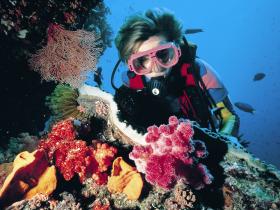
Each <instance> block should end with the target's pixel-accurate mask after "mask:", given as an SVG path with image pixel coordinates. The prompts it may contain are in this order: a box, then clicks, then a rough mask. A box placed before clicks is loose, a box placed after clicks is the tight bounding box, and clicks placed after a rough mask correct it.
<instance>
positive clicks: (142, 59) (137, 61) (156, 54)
mask: <svg viewBox="0 0 280 210" xmlns="http://www.w3.org/2000/svg"><path fill="white" fill-rule="evenodd" d="M180 56H181V50H180V48H178V47H176V46H175V44H174V43H167V44H163V45H159V46H158V47H155V48H153V49H150V50H147V51H144V52H138V53H134V54H132V55H131V56H130V58H129V59H128V67H129V69H130V70H131V71H134V72H135V73H136V74H138V75H144V74H149V73H151V72H152V68H151V67H152V63H154V64H158V65H159V66H161V67H163V68H170V67H172V66H174V65H175V64H176V63H177V62H178V60H179V57H180Z"/></svg>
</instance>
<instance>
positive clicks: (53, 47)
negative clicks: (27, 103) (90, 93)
mask: <svg viewBox="0 0 280 210" xmlns="http://www.w3.org/2000/svg"><path fill="white" fill-rule="evenodd" d="M97 40H98V37H97V36H96V34H94V33H93V32H87V31H84V30H77V31H68V30H65V29H64V28H63V27H62V26H60V25H57V24H51V25H50V26H49V28H48V43H47V45H46V46H45V47H44V48H42V49H41V50H38V52H37V53H36V54H34V55H32V57H31V58H30V59H29V63H30V66H31V68H32V69H33V70H34V71H37V72H39V73H40V74H41V78H42V79H44V80H46V81H52V80H54V81H57V82H61V83H66V84H69V85H71V86H72V87H74V88H78V87H80V86H81V85H82V83H83V82H84V80H85V78H86V72H87V71H88V70H90V69H95V68H96V63H97V60H98V58H99V56H100V53H101V51H102V49H101V46H100V43H98V41H97Z"/></svg>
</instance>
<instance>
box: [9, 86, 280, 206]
mask: <svg viewBox="0 0 280 210" xmlns="http://www.w3.org/2000/svg"><path fill="white" fill-rule="evenodd" d="M79 94H80V95H84V96H86V97H87V100H88V101H87V102H86V103H96V102H97V101H99V102H100V103H102V105H101V108H100V107H99V108H100V109H99V108H97V107H96V106H92V108H93V109H94V110H91V111H92V113H94V115H93V118H95V117H100V118H102V119H103V120H104V121H105V122H106V123H107V124H108V125H107V127H106V128H105V129H104V130H103V132H106V131H107V130H108V129H111V130H112V135H111V136H106V138H104V139H103V140H102V142H101V141H99V140H95V141H93V143H92V142H85V141H82V140H77V139H76V138H77V136H78V132H77V130H76V129H75V127H74V125H73V119H67V120H65V121H62V122H58V123H57V124H55V125H54V126H53V127H52V130H51V131H50V133H49V134H48V135H47V136H46V139H44V140H42V142H41V143H40V146H39V147H41V148H44V150H45V151H46V153H47V154H48V157H49V160H50V161H52V162H53V163H54V164H55V165H56V167H57V169H58V171H60V173H61V174H62V175H63V174H64V173H65V174H64V176H66V178H67V179H69V178H70V179H71V177H73V176H74V177H73V178H72V179H71V180H70V181H64V180H63V179H61V180H63V183H61V186H59V187H58V188H57V191H56V192H55V193H53V194H52V195H50V196H49V197H43V196H41V195H36V196H34V197H32V198H31V199H25V200H22V201H19V202H17V203H14V204H12V206H11V207H8V209H13V208H14V209H32V208H33V209H36V208H37V209H39V208H40V209H71V208H72V209H145V210H146V209H197V210H198V209H227V210H230V209H231V210H235V209H279V208H280V172H279V171H278V170H277V169H276V168H274V167H273V166H270V165H267V164H265V163H263V162H262V161H260V160H258V159H257V158H255V157H254V156H253V155H252V154H250V153H248V152H247V151H246V149H245V148H244V147H243V146H242V145H240V144H239V143H238V141H237V140H236V139H235V138H234V137H230V136H224V135H220V134H218V133H213V132H211V131H210V130H208V129H204V128H201V127H200V126H199V125H198V124H197V123H195V122H190V121H188V120H183V119H182V120H178V119H177V118H175V117H171V118H170V119H169V122H168V124H167V125H162V126H159V127H157V126H151V127H149V129H148V132H147V134H145V135H141V134H139V133H137V132H135V131H134V130H132V128H131V127H129V126H127V125H126V124H125V123H122V122H119V120H118V118H117V112H118V109H117V107H116V104H115V103H114V101H113V100H112V97H111V96H110V94H108V93H105V92H103V91H101V90H99V89H97V88H92V87H87V86H83V87H82V88H81V89H79ZM104 105H106V106H104ZM101 113H103V115H102V114H101ZM104 113H106V114H104ZM96 122H98V121H96ZM95 126H97V124H95ZM107 137H110V138H107ZM123 138H124V139H123ZM198 139H199V140H198ZM106 141H107V142H106ZM105 142H106V143H105ZM116 142H119V144H118V143H116ZM87 144H89V145H87ZM127 144H129V145H130V146H131V145H135V146H134V148H133V149H132V148H131V147H127ZM112 145H114V147H115V146H116V147H117V149H118V152H119V153H118V156H119V155H121V157H122V158H123V160H125V162H122V161H121V159H122V158H118V159H116V162H114V164H113V166H112V161H113V160H114V158H115V155H116V152H117V150H116V148H114V147H112ZM129 152H131V154H130V156H132V158H134V159H135V164H136V167H137V169H138V172H142V173H145V176H146V179H147V177H149V178H148V181H150V182H151V184H150V183H149V182H148V181H147V180H145V179H144V175H142V174H141V176H142V181H143V188H142V190H141V194H140V197H139V198H138V199H137V200H130V199H129V198H128V196H127V194H126V192H125V191H124V190H123V189H124V186H126V184H127V183H129V180H130V178H131V176H130V175H135V174H136V171H135V168H133V161H130V160H129V158H128V154H129ZM57 161H58V163H59V164H57ZM126 162H127V165H126V164H125V163H126ZM111 166H112V174H111V176H110V177H109V183H108V185H105V183H107V178H108V171H109V169H110V167H111ZM206 167H207V168H206ZM62 168H63V169H62ZM87 169H88V171H89V172H90V174H88V173H87ZM208 170H209V173H208ZM210 173H211V175H212V176H213V179H212V178H211V176H210V175H209V174H210ZM138 174H139V173H138ZM88 177H89V178H88ZM78 178H80V179H82V180H83V183H82V184H81V183H79V180H78ZM111 178H113V179H112V181H110V179H111ZM76 179H77V180H76ZM114 179H115V180H114ZM73 181H76V182H75V184H73ZM210 182H211V183H210ZM139 183H140V182H139V180H138V181H137V184H139ZM59 184H60V183H58V185H59ZM79 184H80V185H79ZM100 184H102V185H100ZM140 184H141V183H140ZM70 185H71V186H70ZM72 185H73V186H72ZM133 186H137V185H136V184H133ZM133 190H134V189H133ZM66 191H67V193H66Z"/></svg>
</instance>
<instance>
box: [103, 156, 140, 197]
mask: <svg viewBox="0 0 280 210" xmlns="http://www.w3.org/2000/svg"><path fill="white" fill-rule="evenodd" d="M142 188H143V180H142V178H141V175H140V174H139V173H138V172H137V171H136V169H135V168H134V167H132V166H130V165H128V164H127V163H126V162H125V161H124V160H123V159H122V157H118V158H116V159H115V160H114V162H113V167H112V174H111V176H110V177H109V179H108V190H109V191H110V192H111V193H124V194H126V195H127V198H128V199H130V200H137V199H138V198H139V196H140V194H141V191H142Z"/></svg>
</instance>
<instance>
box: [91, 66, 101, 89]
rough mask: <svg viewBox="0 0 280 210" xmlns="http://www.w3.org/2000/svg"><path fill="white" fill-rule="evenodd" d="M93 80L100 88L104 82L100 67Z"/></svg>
mask: <svg viewBox="0 0 280 210" xmlns="http://www.w3.org/2000/svg"><path fill="white" fill-rule="evenodd" d="M93 80H94V81H95V82H96V83H97V86H98V87H99V88H100V87H101V85H102V80H103V76H102V68H101V67H98V68H97V70H96V71H95V73H94V79H93Z"/></svg>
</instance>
